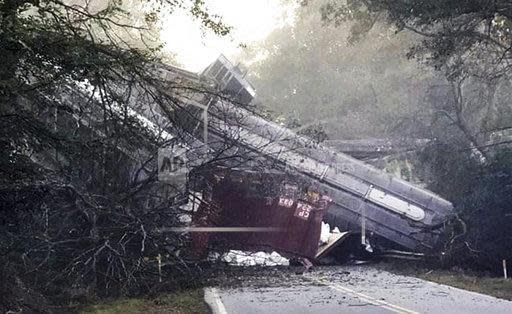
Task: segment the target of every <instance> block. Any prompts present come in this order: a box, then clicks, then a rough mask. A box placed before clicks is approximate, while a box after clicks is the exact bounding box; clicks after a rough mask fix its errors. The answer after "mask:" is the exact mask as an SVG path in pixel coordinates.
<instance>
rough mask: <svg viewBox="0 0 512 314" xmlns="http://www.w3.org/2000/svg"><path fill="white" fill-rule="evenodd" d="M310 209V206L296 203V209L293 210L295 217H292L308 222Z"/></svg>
mask: <svg viewBox="0 0 512 314" xmlns="http://www.w3.org/2000/svg"><path fill="white" fill-rule="evenodd" d="M312 209H313V207H312V206H311V205H308V204H305V203H301V202H298V203H297V209H296V210H295V215H294V216H295V217H298V218H301V219H304V220H308V219H309V213H310V212H311V210H312Z"/></svg>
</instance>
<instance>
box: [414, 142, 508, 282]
mask: <svg viewBox="0 0 512 314" xmlns="http://www.w3.org/2000/svg"><path fill="white" fill-rule="evenodd" d="M419 168H423V169H424V173H423V179H424V180H426V182H429V187H430V188H431V189H433V190H434V191H436V192H438V193H440V194H442V195H443V196H445V197H447V198H448V199H449V200H451V201H453V203H454V204H455V206H456V212H457V215H458V218H457V219H455V220H454V221H453V222H452V225H451V226H450V228H448V230H449V231H448V234H446V241H445V248H444V250H445V254H446V255H445V258H446V259H447V262H448V263H452V264H459V265H464V266H467V267H474V268H480V269H488V270H493V271H495V272H497V273H499V272H500V266H501V260H502V259H507V260H512V242H511V241H510V238H511V237H512V229H511V228H510V224H511V222H512V206H511V204H512V149H509V148H505V149H501V150H499V149H496V150H495V151H494V152H493V154H492V157H491V158H490V160H488V162H487V163H481V162H480V161H479V160H478V159H477V158H476V157H475V156H472V155H471V154H469V153H468V150H466V149H464V148H463V147H462V148H460V147H459V148H458V149H454V147H453V146H447V145H439V146H433V147H431V148H430V149H428V150H426V151H425V152H424V153H423V154H422V159H421V165H419Z"/></svg>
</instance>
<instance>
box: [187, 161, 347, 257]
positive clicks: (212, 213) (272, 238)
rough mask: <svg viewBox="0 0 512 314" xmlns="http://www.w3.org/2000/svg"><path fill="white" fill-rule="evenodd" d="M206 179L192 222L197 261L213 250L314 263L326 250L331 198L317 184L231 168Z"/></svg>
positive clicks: (273, 172)
mask: <svg viewBox="0 0 512 314" xmlns="http://www.w3.org/2000/svg"><path fill="white" fill-rule="evenodd" d="M207 180H208V183H207V184H206V188H205V190H203V200H202V202H201V205H200V206H199V209H198V210H197V212H196V213H195V214H194V219H193V227H194V230H196V231H199V232H194V233H192V244H193V248H194V252H195V254H196V256H201V255H204V253H206V252H207V251H208V250H207V247H208V246H211V245H213V246H214V247H215V248H216V249H217V250H219V249H226V250H230V249H241V250H244V249H248V248H251V249H253V250H277V251H279V252H280V253H281V254H283V255H285V256H288V257H306V258H309V259H315V258H317V257H318V256H319V254H321V253H322V252H323V251H324V250H323V248H324V246H320V247H319V243H318V239H319V238H320V232H321V228H322V219H323V218H324V215H325V212H326V210H327V208H328V207H329V205H330V204H331V199H330V198H329V197H327V196H325V195H322V194H320V193H319V192H318V190H317V188H316V187H315V186H314V185H311V184H309V183H308V182H305V181H301V180H297V178H296V177H293V176H290V175H287V174H285V173H282V172H276V171H248V170H239V169H227V168H224V169H221V168H219V169H216V171H214V172H212V173H211V175H210V176H209V177H208V179H207ZM340 236H341V235H340ZM339 238H340V237H338V239H339Z"/></svg>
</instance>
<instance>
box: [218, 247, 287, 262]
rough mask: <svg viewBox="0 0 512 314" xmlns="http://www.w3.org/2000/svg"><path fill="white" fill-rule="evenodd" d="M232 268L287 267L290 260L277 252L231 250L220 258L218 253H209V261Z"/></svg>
mask: <svg viewBox="0 0 512 314" xmlns="http://www.w3.org/2000/svg"><path fill="white" fill-rule="evenodd" d="M219 258H220V260H221V261H223V262H226V263H228V264H229V265H232V266H289V265H290V260H289V259H287V258H285V257H283V256H281V255H280V254H279V253H277V252H272V253H266V252H244V251H238V250H231V251H229V252H227V253H225V254H223V255H222V256H220V254H219V253H211V254H210V256H209V258H208V259H210V260H218V259H219Z"/></svg>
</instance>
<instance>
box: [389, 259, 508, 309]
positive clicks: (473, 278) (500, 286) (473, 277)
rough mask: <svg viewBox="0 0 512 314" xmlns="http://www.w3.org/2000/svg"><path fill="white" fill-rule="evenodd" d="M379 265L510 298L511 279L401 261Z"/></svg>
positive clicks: (396, 271)
mask: <svg viewBox="0 0 512 314" xmlns="http://www.w3.org/2000/svg"><path fill="white" fill-rule="evenodd" d="M381 266H382V268H383V269H385V270H387V271H389V272H391V273H395V274H398V275H405V276H413V277H417V278H420V279H424V280H428V281H432V282H436V283H440V284H443V285H447V286H452V287H456V288H460V289H464V290H469V291H474V292H478V293H482V294H487V295H491V296H494V297H497V298H501V299H506V300H512V279H504V278H497V277H489V276H488V275H483V274H478V273H471V272H463V271H461V270H444V269H429V268H426V267H422V266H417V265H407V264H402V263H400V264H399V265H396V264H395V265H393V264H385V265H381Z"/></svg>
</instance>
